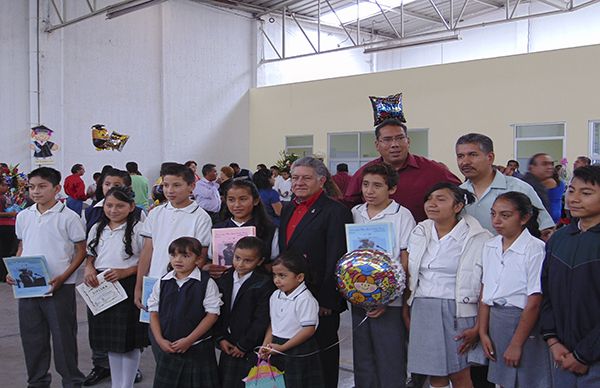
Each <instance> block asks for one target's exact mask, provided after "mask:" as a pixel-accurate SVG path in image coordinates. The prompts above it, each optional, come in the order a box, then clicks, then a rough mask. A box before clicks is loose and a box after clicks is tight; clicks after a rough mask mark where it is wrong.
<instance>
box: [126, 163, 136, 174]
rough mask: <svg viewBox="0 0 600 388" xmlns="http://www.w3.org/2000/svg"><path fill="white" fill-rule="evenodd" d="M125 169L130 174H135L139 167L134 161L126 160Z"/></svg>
mask: <svg viewBox="0 0 600 388" xmlns="http://www.w3.org/2000/svg"><path fill="white" fill-rule="evenodd" d="M125 169H126V170H127V172H128V173H130V174H137V173H138V169H139V167H138V164H137V163H136V162H127V163H125Z"/></svg>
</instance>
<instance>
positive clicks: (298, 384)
mask: <svg viewBox="0 0 600 388" xmlns="http://www.w3.org/2000/svg"><path fill="white" fill-rule="evenodd" d="M287 341H288V340H287V339H284V338H279V337H275V336H273V343H275V344H278V345H282V344H284V343H286V342H287ZM318 348H319V347H318V345H317V341H316V340H315V339H314V337H313V338H310V339H309V340H308V341H306V342H304V343H303V344H301V345H298V346H296V347H295V348H293V349H291V350H288V351H287V352H286V353H287V354H288V355H290V356H297V355H303V354H308V353H312V352H314V351H316V350H317V349H318ZM271 364H272V365H273V366H275V367H277V368H278V369H279V370H281V371H283V372H284V373H283V378H284V380H285V387H286V388H307V387H310V388H325V383H324V380H323V373H324V372H327V371H323V370H322V369H321V360H320V358H319V353H317V354H315V355H313V356H309V357H289V356H282V355H274V356H273V357H271Z"/></svg>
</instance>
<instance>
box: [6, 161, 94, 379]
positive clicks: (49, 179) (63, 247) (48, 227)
mask: <svg viewBox="0 0 600 388" xmlns="http://www.w3.org/2000/svg"><path fill="white" fill-rule="evenodd" d="M28 178H29V194H30V195H31V198H32V199H33V201H34V202H35V205H33V206H31V207H29V208H27V209H25V210H24V211H22V212H20V213H19V214H18V215H17V220H16V226H15V229H16V235H17V238H18V239H19V240H20V242H19V249H18V252H17V256H39V255H44V256H45V257H46V260H47V262H48V271H49V272H50V277H51V280H50V282H49V283H50V285H51V286H52V291H51V292H52V296H49V297H45V298H28V299H19V329H20V332H21V343H22V345H23V351H24V353H25V365H26V367H27V376H28V379H27V383H28V385H29V386H30V387H49V386H50V382H51V380H52V377H51V375H50V373H48V369H49V366H50V357H51V356H50V349H51V347H50V339H52V350H53V351H54V365H55V366H56V370H57V371H58V373H59V374H60V375H61V377H62V386H63V387H81V385H82V383H83V379H84V376H83V373H81V371H80V370H79V368H78V366H77V312H76V305H75V271H76V270H77V268H79V266H80V265H81V263H82V262H83V259H84V257H85V253H86V246H85V241H86V240H85V230H84V228H83V225H82V224H81V220H80V218H79V216H78V215H77V214H76V213H74V212H72V211H69V210H68V209H67V207H66V206H65V205H64V204H63V203H61V202H58V201H57V200H56V195H57V194H58V193H59V192H60V189H61V186H60V178H61V176H60V172H58V171H57V170H55V169H53V168H49V167H40V168H38V169H35V170H33V171H32V172H31V173H29V175H28ZM7 282H8V283H9V284H12V285H14V284H15V281H14V279H12V278H11V277H10V276H9V277H7Z"/></svg>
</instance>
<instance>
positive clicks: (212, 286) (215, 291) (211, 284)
mask: <svg viewBox="0 0 600 388" xmlns="http://www.w3.org/2000/svg"><path fill="white" fill-rule="evenodd" d="M205 276H208V275H205ZM169 279H175V281H176V282H177V285H178V286H179V288H181V286H183V285H184V284H185V282H187V281H189V280H190V279H195V280H197V281H200V280H201V279H202V272H200V270H199V269H198V268H194V270H193V271H192V273H190V274H189V275H188V276H187V277H185V278H183V279H177V278H176V277H175V271H171V272H169V273H168V274H166V275H165V276H163V277H162V279H161V280H169ZM160 283H161V282H160V281H158V282H156V283H154V287H152V293H151V294H150V296H149V297H148V311H150V312H155V313H157V312H159V311H158V305H159V301H160ZM222 304H223V302H222V301H221V293H220V292H219V287H218V286H217V283H215V281H214V280H212V279H211V278H209V279H208V283H207V284H206V294H205V295H204V300H203V301H202V306H204V310H205V311H206V313H208V314H217V315H219V314H220V313H221V305H222ZM190 308H191V306H190Z"/></svg>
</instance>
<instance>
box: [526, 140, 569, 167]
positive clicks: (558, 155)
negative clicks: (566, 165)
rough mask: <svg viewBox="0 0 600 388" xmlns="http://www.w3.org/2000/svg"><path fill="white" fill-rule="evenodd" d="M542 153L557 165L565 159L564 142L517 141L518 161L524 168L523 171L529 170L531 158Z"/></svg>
mask: <svg viewBox="0 0 600 388" xmlns="http://www.w3.org/2000/svg"><path fill="white" fill-rule="evenodd" d="M540 152H544V153H546V154H548V155H550V157H551V158H552V160H554V163H555V164H557V163H560V160H561V159H562V158H563V154H562V153H563V142H562V140H535V141H531V140H529V141H523V140H520V141H519V140H517V160H518V161H519V165H521V166H523V167H521V170H522V171H525V170H527V164H528V163H529V158H531V157H532V156H533V155H535V154H537V153H540Z"/></svg>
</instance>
